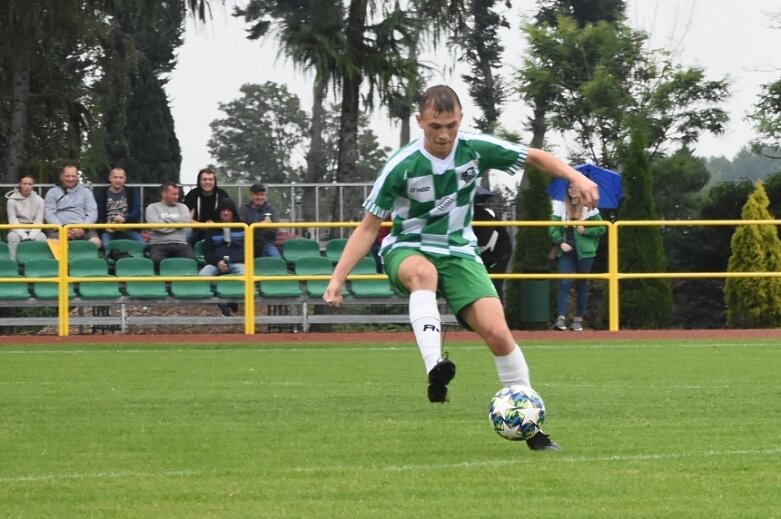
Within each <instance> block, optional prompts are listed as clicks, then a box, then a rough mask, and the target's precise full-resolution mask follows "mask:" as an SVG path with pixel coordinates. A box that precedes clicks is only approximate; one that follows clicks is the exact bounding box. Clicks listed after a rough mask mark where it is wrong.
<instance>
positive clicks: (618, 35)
mask: <svg viewBox="0 0 781 519" xmlns="http://www.w3.org/2000/svg"><path fill="white" fill-rule="evenodd" d="M524 32H525V33H526V35H527V36H528V39H529V44H530V51H529V55H528V58H527V59H526V60H525V62H524V67H523V69H522V70H521V71H520V74H519V82H520V84H521V86H520V92H521V94H522V95H523V96H524V97H525V98H527V99H532V100H537V101H538V102H543V103H546V108H547V113H548V114H549V115H550V125H551V127H552V128H553V129H556V130H559V131H561V132H572V133H573V134H574V138H575V141H576V142H577V143H578V145H579V147H580V150H579V151H578V152H577V153H575V154H574V156H573V157H572V158H573V159H574V160H575V161H578V162H580V161H583V160H586V159H588V160H590V161H592V162H595V163H597V164H599V165H601V166H604V167H608V168H611V169H618V167H619V166H620V164H621V162H622V157H623V156H625V153H626V143H627V142H628V141H629V133H630V128H631V126H632V124H633V123H632V120H633V118H634V117H636V116H637V115H638V114H641V115H642V117H643V118H644V119H645V123H644V124H645V125H646V127H647V132H646V133H647V134H648V141H647V142H648V150H649V152H650V154H651V158H654V156H655V155H656V154H657V153H660V152H663V151H664V149H665V146H666V145H669V144H671V143H680V144H683V145H690V144H692V143H694V142H696V141H697V139H698V138H699V135H700V134H701V133H702V132H706V131H707V132H712V133H720V132H722V131H723V129H724V124H725V122H726V121H727V114H726V112H725V111H724V110H723V109H722V108H720V107H719V103H721V102H722V100H723V99H724V98H725V97H726V96H727V95H728V93H729V91H728V87H727V80H726V79H721V80H716V81H708V80H706V79H705V73H704V71H703V70H702V69H699V68H689V69H685V68H683V67H680V66H678V65H676V64H675V63H673V62H672V59H671V57H670V54H669V53H665V52H661V51H648V50H645V42H646V40H647V36H646V35H645V34H644V33H642V32H638V31H635V30H633V29H632V28H630V27H629V26H627V25H626V23H624V22H623V21H621V20H619V21H616V22H613V23H608V22H605V21H599V22H598V23H596V24H586V25H584V26H583V27H580V26H579V24H578V22H577V21H576V20H573V19H571V18H568V17H566V16H559V17H558V18H557V24H556V25H555V26H542V27H538V26H533V25H527V26H526V27H525V28H524Z"/></svg>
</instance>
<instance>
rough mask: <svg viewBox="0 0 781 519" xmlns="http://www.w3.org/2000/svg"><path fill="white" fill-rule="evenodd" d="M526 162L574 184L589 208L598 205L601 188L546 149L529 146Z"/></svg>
mask: <svg viewBox="0 0 781 519" xmlns="http://www.w3.org/2000/svg"><path fill="white" fill-rule="evenodd" d="M526 164H528V165H529V166H532V167H535V168H537V169H539V170H541V171H544V172H546V173H548V174H549V175H551V176H553V177H560V178H563V179H565V180H566V181H567V182H569V183H570V184H572V186H573V187H574V188H575V190H576V191H577V192H578V194H579V196H580V199H581V200H582V201H583V205H585V206H586V207H589V208H594V207H596V206H597V202H598V201H599V188H598V187H597V185H596V184H595V183H594V182H592V181H591V180H590V179H589V178H588V177H586V176H585V175H583V174H582V173H581V172H579V171H577V170H575V169H573V168H572V167H571V166H569V165H567V164H565V163H564V162H562V161H561V160H559V159H557V158H556V157H555V156H553V155H552V154H550V153H548V152H547V151H544V150H538V149H536V148H529V149H528V154H527V156H526Z"/></svg>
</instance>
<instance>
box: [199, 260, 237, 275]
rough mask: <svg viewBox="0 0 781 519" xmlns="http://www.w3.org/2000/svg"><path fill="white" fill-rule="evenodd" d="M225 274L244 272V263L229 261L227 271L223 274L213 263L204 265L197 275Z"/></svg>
mask: <svg viewBox="0 0 781 519" xmlns="http://www.w3.org/2000/svg"><path fill="white" fill-rule="evenodd" d="M227 274H244V263H231V264H230V267H229V268H228V272H226V273H225V274H223V273H222V272H220V269H218V268H217V267H216V266H215V265H206V266H204V267H203V268H202V269H201V270H200V271H199V272H198V275H199V276H224V275H227Z"/></svg>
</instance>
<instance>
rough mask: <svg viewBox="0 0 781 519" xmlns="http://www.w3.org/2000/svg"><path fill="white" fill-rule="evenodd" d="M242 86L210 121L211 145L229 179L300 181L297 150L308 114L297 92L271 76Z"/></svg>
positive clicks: (301, 143) (219, 164)
mask: <svg viewBox="0 0 781 519" xmlns="http://www.w3.org/2000/svg"><path fill="white" fill-rule="evenodd" d="M240 91H241V93H242V97H239V98H238V99H234V100H233V101H230V102H227V103H220V104H219V108H220V110H221V111H223V112H225V115H226V117H224V118H222V119H216V120H214V121H212V122H211V123H210V125H209V126H210V127H211V129H212V137H211V138H210V139H209V143H208V146H209V150H210V151H211V153H212V155H213V156H214V157H215V159H216V160H217V164H218V166H219V167H220V168H221V170H222V171H223V173H224V175H225V177H226V180H228V181H229V182H252V181H257V180H261V181H263V182H266V183H287V182H295V181H300V180H301V173H300V171H301V170H300V167H298V166H297V165H296V164H295V153H296V152H297V151H298V152H301V153H303V149H302V145H303V143H304V140H305V134H306V130H307V115H306V113H305V112H304V111H303V110H302V109H301V103H300V100H299V99H298V96H296V95H295V94H291V93H290V92H289V91H288V89H287V87H286V86H284V85H280V84H277V83H274V82H272V81H267V82H266V83H264V84H262V85H256V84H245V85H242V86H241V88H240Z"/></svg>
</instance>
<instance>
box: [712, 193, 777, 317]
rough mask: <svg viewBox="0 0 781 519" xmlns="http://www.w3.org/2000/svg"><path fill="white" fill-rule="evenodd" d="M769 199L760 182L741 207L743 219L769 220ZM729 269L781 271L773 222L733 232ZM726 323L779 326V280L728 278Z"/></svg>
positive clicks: (746, 226)
mask: <svg viewBox="0 0 781 519" xmlns="http://www.w3.org/2000/svg"><path fill="white" fill-rule="evenodd" d="M769 205H770V201H769V199H768V196H767V192H766V191H765V186H764V185H763V184H762V182H760V183H758V184H757V186H756V188H755V189H754V192H753V193H752V194H751V196H749V198H748V200H747V201H746V204H745V205H744V206H743V211H742V213H741V218H742V219H743V220H770V219H772V218H773V216H772V215H771V214H770V211H769V209H768V207H769ZM727 271H728V272H779V271H781V240H779V238H778V233H777V231H776V227H775V225H741V226H740V227H738V228H737V229H736V230H735V234H733V235H732V255H731V256H730V258H729V265H728V267H727ZM724 296H725V300H726V303H727V326H728V327H730V328H775V327H778V326H779V325H781V279H779V278H729V279H727V282H726V284H725V286H724Z"/></svg>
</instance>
